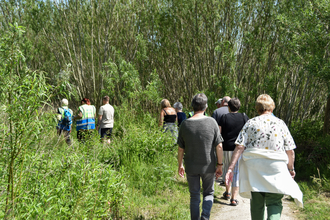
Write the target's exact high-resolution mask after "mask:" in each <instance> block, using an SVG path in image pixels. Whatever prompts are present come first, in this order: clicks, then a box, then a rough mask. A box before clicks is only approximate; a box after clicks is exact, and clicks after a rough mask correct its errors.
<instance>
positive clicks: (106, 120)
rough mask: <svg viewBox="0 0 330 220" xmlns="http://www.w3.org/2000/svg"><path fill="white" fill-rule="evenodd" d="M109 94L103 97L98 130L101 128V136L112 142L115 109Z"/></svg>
mask: <svg viewBox="0 0 330 220" xmlns="http://www.w3.org/2000/svg"><path fill="white" fill-rule="evenodd" d="M109 100H110V99H109V96H104V97H103V99H102V102H103V105H102V106H101V107H100V110H99V118H98V119H99V120H98V123H97V130H98V129H99V128H101V131H100V133H101V138H102V139H104V141H106V142H107V143H108V144H110V137H111V133H112V128H113V122H114V113H115V110H114V108H113V107H112V105H110V104H109Z"/></svg>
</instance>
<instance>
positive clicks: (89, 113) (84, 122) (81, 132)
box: [57, 96, 115, 145]
mask: <svg viewBox="0 0 330 220" xmlns="http://www.w3.org/2000/svg"><path fill="white" fill-rule="evenodd" d="M109 100H110V99H109V96H104V97H103V98H102V104H103V105H102V106H101V107H100V109H99V111H98V117H97V115H96V108H95V106H94V105H91V102H90V100H89V99H88V98H83V99H82V100H81V105H80V106H79V108H78V111H77V114H76V115H75V116H74V115H73V111H72V110H71V109H70V108H68V105H69V102H68V100H67V99H62V101H61V107H59V108H58V109H57V118H58V125H57V133H58V135H61V134H63V136H64V137H65V141H66V143H67V144H68V145H70V144H71V143H72V139H71V137H70V133H71V131H72V123H73V121H76V130H77V139H78V140H79V141H82V142H83V141H86V140H88V139H90V138H91V136H92V134H93V131H94V130H97V131H98V132H99V134H100V137H101V139H103V140H104V142H106V143H108V144H110V138H111V134H112V129H113V124H114V112H115V111H114V108H113V106H111V105H110V104H109ZM96 120H97V123H96Z"/></svg>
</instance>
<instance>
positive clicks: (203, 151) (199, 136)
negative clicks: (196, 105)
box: [178, 116, 221, 173]
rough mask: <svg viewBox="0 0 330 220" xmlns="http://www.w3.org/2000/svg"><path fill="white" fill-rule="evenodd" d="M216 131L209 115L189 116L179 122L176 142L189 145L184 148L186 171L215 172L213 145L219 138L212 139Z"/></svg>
mask: <svg viewBox="0 0 330 220" xmlns="http://www.w3.org/2000/svg"><path fill="white" fill-rule="evenodd" d="M217 132H219V129H218V126H217V124H216V122H215V120H214V119H213V118H211V117H206V116H204V117H203V118H198V119H194V118H189V119H187V120H185V121H184V122H183V123H182V124H181V127H180V130H179V139H178V144H179V145H185V146H189V147H187V148H185V165H186V172H187V173H212V172H215V166H216V155H215V147H216V145H217V144H219V143H220V142H221V141H220V139H219V140H217V141H214V137H217V135H218V134H217ZM218 138H220V135H218ZM215 144H216V145H215Z"/></svg>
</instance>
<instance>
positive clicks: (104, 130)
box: [101, 128, 112, 138]
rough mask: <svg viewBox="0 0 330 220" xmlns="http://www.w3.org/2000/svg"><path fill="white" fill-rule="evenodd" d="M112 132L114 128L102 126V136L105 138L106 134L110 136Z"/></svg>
mask: <svg viewBox="0 0 330 220" xmlns="http://www.w3.org/2000/svg"><path fill="white" fill-rule="evenodd" d="M111 134H112V128H101V138H104V137H105V136H107V137H108V138H110V137H111Z"/></svg>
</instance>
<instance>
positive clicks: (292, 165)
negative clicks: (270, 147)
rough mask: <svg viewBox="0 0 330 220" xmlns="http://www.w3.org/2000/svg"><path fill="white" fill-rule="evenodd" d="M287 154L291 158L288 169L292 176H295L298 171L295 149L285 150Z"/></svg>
mask: <svg viewBox="0 0 330 220" xmlns="http://www.w3.org/2000/svg"><path fill="white" fill-rule="evenodd" d="M285 152H286V154H287V155H288V158H289V162H288V169H289V172H290V174H291V176H292V178H294V177H295V176H296V172H295V171H294V156H295V155H294V151H293V150H287V151H285Z"/></svg>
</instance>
